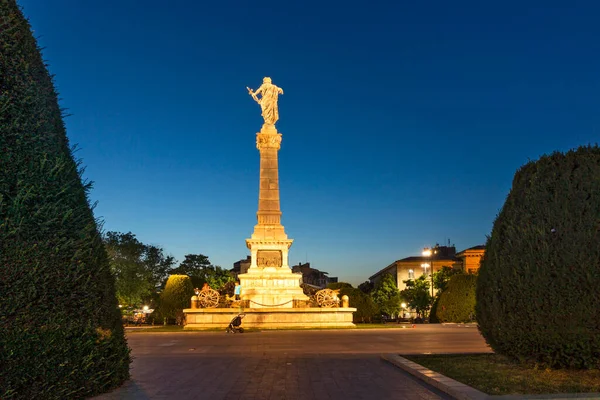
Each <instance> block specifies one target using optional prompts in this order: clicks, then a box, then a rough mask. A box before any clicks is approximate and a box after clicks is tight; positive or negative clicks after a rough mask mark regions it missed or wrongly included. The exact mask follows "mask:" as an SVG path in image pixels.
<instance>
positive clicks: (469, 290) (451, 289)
mask: <svg viewBox="0 0 600 400" xmlns="http://www.w3.org/2000/svg"><path fill="white" fill-rule="evenodd" d="M476 285H477V276H476V275H464V274H461V275H454V276H452V277H451V278H450V280H449V281H448V285H447V286H446V290H444V291H443V292H442V294H441V295H440V297H439V302H437V307H436V310H435V312H436V313H435V316H436V317H437V319H438V320H439V322H470V321H472V320H473V317H474V316H475V287H476ZM434 304H435V303H434ZM432 314H433V309H432Z"/></svg>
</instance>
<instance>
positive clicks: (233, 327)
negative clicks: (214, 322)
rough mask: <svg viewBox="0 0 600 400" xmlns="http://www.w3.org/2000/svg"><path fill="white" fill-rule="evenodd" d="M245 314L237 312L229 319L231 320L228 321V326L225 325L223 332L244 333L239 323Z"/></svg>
mask: <svg viewBox="0 0 600 400" xmlns="http://www.w3.org/2000/svg"><path fill="white" fill-rule="evenodd" d="M245 316H246V314H238V315H236V316H235V317H233V319H232V320H231V322H230V323H229V326H228V327H227V329H225V332H227V333H238V332H239V333H244V328H242V327H241V326H240V325H241V324H242V319H243V318H244V317H245Z"/></svg>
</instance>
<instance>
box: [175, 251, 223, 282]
mask: <svg viewBox="0 0 600 400" xmlns="http://www.w3.org/2000/svg"><path fill="white" fill-rule="evenodd" d="M172 273H174V274H185V275H188V276H189V277H190V278H191V279H192V284H193V286H194V287H197V288H200V287H202V285H203V284H204V282H207V283H208V284H209V285H210V286H211V287H212V288H213V289H217V290H219V289H220V288H221V287H223V285H225V284H226V283H227V282H230V281H232V280H233V276H232V275H231V273H230V272H229V271H227V270H226V269H223V268H221V267H219V266H218V265H212V264H211V262H210V260H209V259H208V257H207V256H205V255H203V254H186V255H185V259H184V260H183V261H182V262H181V264H179V267H177V268H176V269H174V270H173V271H172Z"/></svg>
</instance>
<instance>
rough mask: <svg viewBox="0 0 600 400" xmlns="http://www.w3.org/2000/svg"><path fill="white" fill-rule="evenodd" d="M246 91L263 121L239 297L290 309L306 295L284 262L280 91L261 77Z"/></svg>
mask: <svg viewBox="0 0 600 400" xmlns="http://www.w3.org/2000/svg"><path fill="white" fill-rule="evenodd" d="M248 92H249V93H250V95H251V96H252V98H253V99H254V100H255V101H256V102H257V103H258V104H259V105H260V107H261V109H262V117H263V119H264V121H265V122H264V124H263V126H262V128H261V130H260V132H258V133H257V134H256V147H257V148H258V151H259V152H260V179H259V189H258V212H257V214H256V217H257V220H258V223H257V224H256V225H255V226H254V233H252V236H251V238H250V239H246V246H248V249H250V254H251V258H252V261H251V264H250V268H249V269H248V273H246V274H242V275H239V280H240V284H241V285H242V288H243V293H242V299H243V300H247V301H249V302H250V304H249V306H250V307H288V308H291V307H293V306H294V300H302V301H306V300H308V297H307V296H306V295H304V293H303V291H302V288H301V287H300V283H301V282H302V274H294V273H292V271H291V270H290V267H289V265H288V251H289V249H290V246H291V245H292V242H293V240H292V239H288V237H287V235H286V233H285V230H284V228H283V225H281V208H280V205H279V167H278V162H277V152H278V151H279V148H280V147H281V133H278V132H277V129H276V128H275V122H277V120H278V119H279V110H278V107H277V100H278V97H279V95H280V94H283V90H282V89H281V88H279V87H277V86H275V85H273V84H272V83H271V78H264V79H263V84H262V85H261V86H260V87H259V88H258V89H257V90H256V91H253V90H252V89H248ZM258 96H261V97H258Z"/></svg>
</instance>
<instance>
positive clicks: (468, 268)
mask: <svg viewBox="0 0 600 400" xmlns="http://www.w3.org/2000/svg"><path fill="white" fill-rule="evenodd" d="M484 254H485V246H484V245H480V246H474V247H469V248H468V249H465V250H463V251H461V252H460V253H457V254H456V257H458V258H460V260H461V264H462V269H463V270H464V271H465V272H466V273H469V274H476V273H477V271H479V266H480V265H481V258H482V257H483V255H484Z"/></svg>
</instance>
